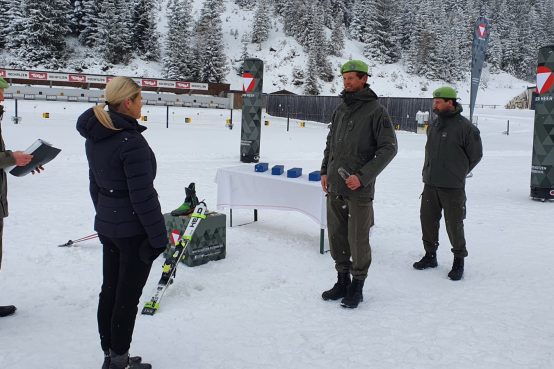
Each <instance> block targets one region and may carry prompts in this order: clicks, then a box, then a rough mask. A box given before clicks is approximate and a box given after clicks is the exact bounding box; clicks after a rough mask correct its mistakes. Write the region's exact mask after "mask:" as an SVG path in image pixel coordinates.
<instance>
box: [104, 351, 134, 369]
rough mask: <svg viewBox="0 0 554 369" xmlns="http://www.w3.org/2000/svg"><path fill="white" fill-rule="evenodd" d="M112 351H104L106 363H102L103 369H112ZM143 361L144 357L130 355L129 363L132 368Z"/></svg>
mask: <svg viewBox="0 0 554 369" xmlns="http://www.w3.org/2000/svg"><path fill="white" fill-rule="evenodd" d="M110 362H111V359H110V353H109V352H104V363H103V364H102V369H110ZM141 362H142V358H141V357H140V356H131V357H129V365H130V366H131V368H132V367H133V365H136V364H140V363H141Z"/></svg>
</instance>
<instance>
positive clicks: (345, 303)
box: [340, 278, 364, 309]
mask: <svg viewBox="0 0 554 369" xmlns="http://www.w3.org/2000/svg"><path fill="white" fill-rule="evenodd" d="M363 289H364V280H362V279H356V278H354V279H353V280H352V284H351V285H350V287H348V291H347V292H346V296H345V297H344V298H343V299H342V300H341V302H340V304H341V306H342V307H345V308H350V309H355V308H357V307H358V304H359V303H360V302H362V301H364V295H363V293H362V290H363Z"/></svg>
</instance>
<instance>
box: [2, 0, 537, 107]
mask: <svg viewBox="0 0 554 369" xmlns="http://www.w3.org/2000/svg"><path fill="white" fill-rule="evenodd" d="M223 3H224V6H225V7H224V11H223V12H222V13H221V20H222V30H223V43H224V48H225V54H226V55H227V67H228V69H229V71H228V73H227V77H226V81H225V82H227V83H230V84H231V89H234V90H241V89H242V78H241V76H239V75H237V72H236V70H235V69H236V68H237V67H239V66H240V65H241V55H242V52H243V50H242V43H241V39H242V38H243V36H244V35H245V34H249V33H250V32H251V31H252V26H253V18H254V13H255V7H252V10H247V9H241V8H239V6H238V5H237V4H236V3H235V1H233V0H224V1H223ZM203 4H204V0H193V4H192V5H193V7H192V18H194V19H198V18H199V17H200V12H201V8H202V5H203ZM167 5H168V0H161V1H160V2H159V3H158V5H157V6H156V8H155V12H156V13H157V22H158V23H157V24H158V31H159V32H160V34H161V35H163V37H162V38H161V41H160V46H161V48H162V51H163V48H164V47H165V41H164V38H165V35H166V33H167ZM270 23H271V27H270V31H269V38H268V40H266V41H264V42H262V43H261V44H259V45H258V44H253V43H249V44H248V49H247V51H248V55H249V56H251V57H257V58H260V59H262V60H263V61H264V63H265V70H264V76H265V81H264V92H266V93H271V92H274V91H277V90H281V89H286V90H289V91H293V92H295V93H299V94H302V93H303V90H304V86H303V85H294V84H293V77H292V74H293V70H294V69H297V70H301V71H303V72H304V74H306V73H307V70H306V69H307V64H308V63H307V62H308V60H307V55H306V53H305V51H304V50H303V48H302V47H301V46H300V45H299V43H298V42H297V41H296V40H295V39H294V38H292V37H288V36H286V35H285V34H284V33H283V24H282V22H281V20H280V19H279V18H278V17H272V18H271V21H270ZM326 32H327V37H329V33H330V30H329V29H326ZM68 40H70V45H69V46H70V48H71V49H72V52H71V55H70V59H69V62H68V67H67V68H66V70H67V71H73V70H71V68H72V67H73V68H77V66H79V65H83V60H85V64H86V66H87V69H86V70H84V71H83V72H85V73H99V74H116V75H119V74H122V75H128V76H142V77H152V78H161V77H163V73H162V65H161V63H159V62H151V61H145V60H141V59H138V58H135V59H133V60H132V61H131V62H130V63H129V65H122V64H116V65H114V66H113V67H111V68H108V69H106V63H105V62H103V61H102V60H101V58H100V57H99V56H98V54H97V53H91V49H90V48H85V47H83V46H81V45H79V43H78V42H77V40H76V39H75V38H69V39H68ZM363 49H364V45H363V44H362V43H360V42H357V41H352V40H349V39H345V47H344V52H343V56H342V57H336V56H332V55H329V56H328V59H329V61H330V63H331V65H332V68H333V69H332V70H333V72H335V79H334V80H333V81H332V82H329V83H326V82H323V81H321V89H320V91H321V94H322V95H336V94H338V93H339V92H340V91H341V89H342V81H341V78H340V74H339V67H340V65H341V64H342V63H344V61H345V60H347V59H351V58H352V59H365V60H367V59H366V58H364V56H363ZM10 58H14V56H13V55H11V54H9V53H8V52H3V53H0V66H2V65H3V64H6V62H7V61H9V60H10ZM369 63H370V64H371V69H372V77H371V78H370V84H371V85H372V88H373V89H374V90H375V91H376V92H377V94H378V95H380V96H416V97H429V96H430V93H431V91H432V90H433V89H435V88H436V87H438V86H440V85H442V84H444V82H441V81H428V80H427V79H425V78H423V77H419V76H415V75H411V74H408V73H407V72H406V67H405V66H404V65H403V64H402V63H396V64H378V63H376V62H374V61H371V60H370V61H369ZM22 67H23V66H22ZM528 85H529V83H528V82H524V81H521V80H518V79H516V78H514V77H512V76H510V75H508V74H506V73H504V72H501V73H499V74H489V73H488V70H487V69H486V70H485V71H484V73H483V77H482V84H481V87H482V89H481V91H480V92H479V94H478V96H477V104H492V105H504V104H505V103H506V102H507V101H508V100H509V99H511V98H512V97H515V96H516V95H519V94H520V93H521V92H523V91H524V90H525V89H526V87H527V86H528ZM455 86H456V88H457V89H458V90H459V94H460V96H461V99H462V103H465V104H467V103H468V102H469V88H470V82H469V73H468V74H467V75H466V78H465V80H463V81H460V82H458V83H456V84H455ZM506 97H507V98H506Z"/></svg>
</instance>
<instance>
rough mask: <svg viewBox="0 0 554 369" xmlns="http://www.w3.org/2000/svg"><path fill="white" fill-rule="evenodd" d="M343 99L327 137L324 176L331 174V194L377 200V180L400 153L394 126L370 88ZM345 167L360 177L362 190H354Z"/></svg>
mask: <svg viewBox="0 0 554 369" xmlns="http://www.w3.org/2000/svg"><path fill="white" fill-rule="evenodd" d="M341 97H342V99H343V102H342V103H341V104H340V105H339V106H338V108H337V109H336V110H335V112H334V113H333V118H332V121H331V126H330V131H329V134H328V135H327V143H326V146H325V151H324V152H323V162H322V163H321V174H322V175H327V183H328V188H327V190H328V192H329V193H332V194H336V195H342V196H347V197H350V198H359V199H364V200H373V196H374V193H375V179H376V178H377V176H378V175H379V173H381V171H382V170H383V169H384V168H385V167H386V166H387V164H388V163H389V162H390V161H391V160H392V158H394V156H395V155H396V153H397V151H398V147H397V141H396V134H395V132H394V127H393V125H392V124H391V119H390V117H389V115H388V113H387V111H386V109H385V108H384V107H383V106H382V105H381V104H379V101H378V97H377V95H376V94H375V92H373V91H372V90H371V89H370V88H369V86H368V85H366V86H365V87H364V89H363V90H361V91H358V92H353V93H345V92H343V93H342V94H341ZM341 167H342V168H344V169H345V170H346V171H347V172H348V173H349V174H355V175H357V176H358V178H359V179H360V182H361V184H362V187H360V188H358V189H357V190H355V191H352V190H350V189H349V188H348V187H347V186H346V183H345V181H344V179H343V178H342V177H341V176H340V175H339V172H338V169H339V168H341Z"/></svg>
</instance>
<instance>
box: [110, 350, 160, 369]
mask: <svg viewBox="0 0 554 369" xmlns="http://www.w3.org/2000/svg"><path fill="white" fill-rule="evenodd" d="M109 361H110V363H109V365H108V369H152V365H150V364H148V363H143V362H142V358H141V357H139V356H135V357H133V358H132V359H131V358H130V357H129V352H126V353H124V354H122V355H118V354H116V353H115V352H113V351H111V350H110V357H109ZM105 362H106V359H104V363H105ZM102 368H103V367H102Z"/></svg>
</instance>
